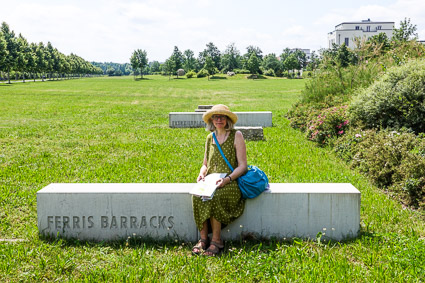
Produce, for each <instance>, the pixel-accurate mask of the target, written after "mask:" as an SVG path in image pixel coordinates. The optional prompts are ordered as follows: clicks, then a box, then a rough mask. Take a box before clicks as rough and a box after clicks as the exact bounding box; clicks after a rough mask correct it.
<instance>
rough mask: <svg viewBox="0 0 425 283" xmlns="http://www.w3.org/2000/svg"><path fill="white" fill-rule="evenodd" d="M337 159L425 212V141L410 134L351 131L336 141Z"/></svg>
mask: <svg viewBox="0 0 425 283" xmlns="http://www.w3.org/2000/svg"><path fill="white" fill-rule="evenodd" d="M334 146H335V147H334V149H335V152H336V153H337V155H339V156H340V157H341V158H343V159H344V160H346V161H347V162H349V163H350V164H351V166H352V167H353V168H357V169H359V170H360V171H361V172H362V173H364V174H366V175H367V176H368V177H369V178H370V179H371V180H372V181H373V182H374V183H375V184H376V185H377V186H379V187H381V188H382V187H384V188H388V189H389V190H391V191H393V192H395V193H398V194H399V195H400V196H401V199H403V200H404V201H405V202H406V203H407V204H409V205H411V206H414V207H422V208H425V139H424V138H423V137H417V136H416V135H415V134H413V133H412V132H409V131H405V130H404V131H402V132H397V131H390V130H385V131H380V132H377V131H376V130H365V131H362V130H361V129H359V128H352V129H350V130H349V131H348V132H347V134H346V135H345V136H344V137H342V138H340V139H338V140H336V141H335V144H334Z"/></svg>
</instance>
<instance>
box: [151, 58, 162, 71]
mask: <svg viewBox="0 0 425 283" xmlns="http://www.w3.org/2000/svg"><path fill="white" fill-rule="evenodd" d="M150 65H151V72H152V73H158V72H160V71H161V69H160V67H161V65H160V64H159V62H158V61H153V62H152V63H150Z"/></svg>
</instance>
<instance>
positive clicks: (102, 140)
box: [0, 76, 425, 282]
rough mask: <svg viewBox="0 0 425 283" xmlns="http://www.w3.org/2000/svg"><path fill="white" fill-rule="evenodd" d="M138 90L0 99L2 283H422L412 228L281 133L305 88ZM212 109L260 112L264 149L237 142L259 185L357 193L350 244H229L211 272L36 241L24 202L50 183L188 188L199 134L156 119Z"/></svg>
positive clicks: (115, 87)
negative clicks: (322, 185) (267, 115)
mask: <svg viewBox="0 0 425 283" xmlns="http://www.w3.org/2000/svg"><path fill="white" fill-rule="evenodd" d="M147 78H148V79H146V80H139V81H134V80H133V79H132V78H128V77H122V78H90V79H80V80H71V81H58V82H56V81H55V82H44V83H42V82H36V83H31V82H29V83H25V84H23V83H17V84H13V85H0V109H1V111H0V238H2V239H12V238H18V239H23V240H24V241H22V242H5V241H0V281H1V282H4V281H14V282H15V281H42V280H47V281H54V280H57V281H75V280H76V281H92V282H97V281H130V282H131V281H138V280H140V281H146V280H148V281H161V282H162V281H178V282H182V281H184V282H186V281H188V282H193V281H195V282H197V281H248V282H251V281H280V282H282V281H283V282H287V281H297V282H309V281H310V282H311V281H314V282H320V281H326V282H328V281H342V282H348V281H356V282H370V281H378V282H386V281H392V282H394V281H399V282H401V281H403V282H405V281H409V282H420V281H424V280H425V270H424V266H425V253H424V250H425V229H424V227H425V226H424V223H423V219H421V216H420V215H419V214H417V213H415V212H413V211H410V210H407V209H403V208H402V207H401V205H400V204H398V203H397V202H396V201H394V200H392V199H391V198H390V197H389V196H387V195H385V194H383V193H381V192H380V191H379V190H378V189H377V188H375V187H373V186H372V185H371V184H370V182H369V181H368V180H366V179H365V178H364V177H362V176H361V175H360V174H358V173H356V172H353V171H352V170H350V169H349V168H348V167H347V166H346V165H345V164H344V163H343V162H342V161H340V160H338V158H336V157H335V156H334V155H333V154H332V153H330V152H329V151H328V150H327V149H324V148H318V147H316V146H315V145H314V144H313V143H311V142H308V141H306V139H305V138H304V136H303V134H302V133H300V132H298V131H296V130H294V129H292V128H290V126H289V122H288V120H286V119H285V117H284V115H285V114H286V112H287V110H288V109H289V108H290V107H291V105H292V104H293V103H294V102H295V101H296V100H297V99H298V97H299V95H300V91H301V89H302V88H303V86H304V83H305V81H304V80H286V79H263V80H254V81H253V80H246V79H244V78H243V77H242V76H236V77H234V78H229V79H220V80H219V79H217V80H210V81H208V80H207V78H205V79H190V80H188V79H179V80H170V81H169V80H168V78H164V77H159V76H152V77H150V76H147ZM216 103H224V104H227V105H228V106H230V108H231V109H232V110H234V111H261V110H264V111H272V112H273V125H274V126H273V127H272V128H265V129H264V135H265V138H266V139H265V140H264V141H260V142H249V141H248V142H247V150H248V153H247V154H248V163H251V164H255V165H257V166H259V167H260V168H262V169H263V170H264V171H265V172H266V173H267V174H268V176H269V179H270V181H271V182H274V183H278V182H349V183H352V184H353V185H354V186H355V187H356V188H358V189H359V190H360V191H361V193H362V205H361V226H362V228H361V235H360V236H359V237H358V238H357V239H353V240H350V241H347V242H342V243H334V242H328V243H323V242H318V241H303V240H299V239H295V240H288V241H274V240H271V241H263V242H259V241H248V242H233V243H228V244H227V246H226V250H227V252H226V253H225V254H224V255H223V256H221V257H220V258H205V257H193V256H192V255H191V252H190V248H191V244H190V243H182V242H172V241H171V242H154V241H151V240H150V241H142V240H135V239H129V240H128V241H122V242H114V243H84V242H78V241H66V240H56V241H53V240H52V241H50V240H48V239H41V238H39V235H38V230H37V212H36V192H37V191H38V190H39V189H41V188H43V187H44V186H46V185H48V184H49V183H52V182H123V183H124V182H134V183H138V182H164V183H165V182H195V178H196V176H197V174H198V172H199V168H200V165H201V163H202V157H203V150H204V142H205V137H206V135H207V132H205V130H204V129H170V128H169V127H168V113H169V112H172V111H193V110H194V109H195V108H197V106H198V105H201V104H216ZM188 221H192V219H188ZM323 232H325V233H326V231H323Z"/></svg>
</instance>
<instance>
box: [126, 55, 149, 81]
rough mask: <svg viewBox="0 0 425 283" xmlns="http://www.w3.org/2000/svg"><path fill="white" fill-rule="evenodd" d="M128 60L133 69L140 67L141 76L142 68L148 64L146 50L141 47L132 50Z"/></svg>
mask: <svg viewBox="0 0 425 283" xmlns="http://www.w3.org/2000/svg"><path fill="white" fill-rule="evenodd" d="M130 62H131V66H132V67H133V69H134V70H136V69H140V74H141V78H143V69H144V68H145V66H146V65H147V64H148V57H147V53H146V51H144V50H141V49H137V50H134V51H133V54H132V55H131V58H130Z"/></svg>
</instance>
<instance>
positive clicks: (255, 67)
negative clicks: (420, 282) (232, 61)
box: [246, 52, 260, 75]
mask: <svg viewBox="0 0 425 283" xmlns="http://www.w3.org/2000/svg"><path fill="white" fill-rule="evenodd" d="M246 68H247V69H248V70H249V72H250V73H251V74H252V75H254V74H257V73H258V71H259V70H260V60H259V59H258V57H257V55H256V54H255V53H254V52H253V53H251V56H249V59H248V61H247V63H246Z"/></svg>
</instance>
